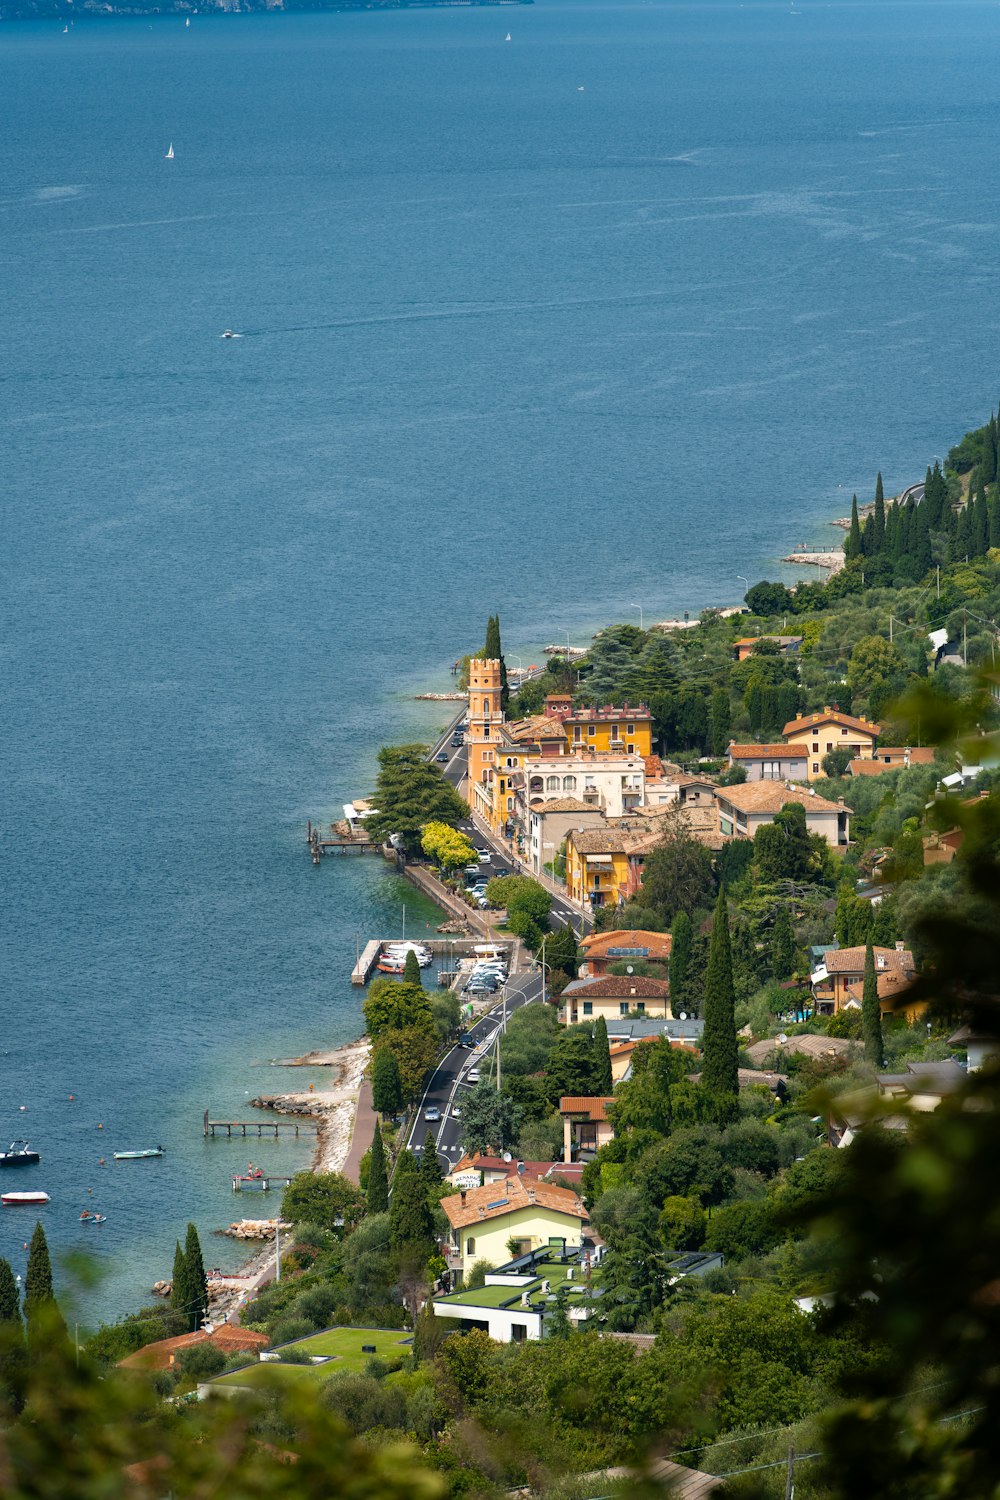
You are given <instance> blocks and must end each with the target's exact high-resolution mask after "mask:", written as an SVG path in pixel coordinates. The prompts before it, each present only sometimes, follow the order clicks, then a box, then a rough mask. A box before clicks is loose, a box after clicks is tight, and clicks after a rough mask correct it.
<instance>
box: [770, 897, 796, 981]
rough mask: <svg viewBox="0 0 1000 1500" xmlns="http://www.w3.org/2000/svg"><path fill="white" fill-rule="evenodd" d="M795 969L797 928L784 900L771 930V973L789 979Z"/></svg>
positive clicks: (778, 977) (779, 977)
mask: <svg viewBox="0 0 1000 1500" xmlns="http://www.w3.org/2000/svg"><path fill="white" fill-rule="evenodd" d="M794 971H795V928H794V926H793V925H792V913H791V910H790V908H789V907H788V905H787V903H785V902H784V901H783V902H782V903H781V905H780V906H779V907H778V911H777V914H776V916H775V918H774V927H773V928H772V930H771V974H772V975H773V977H774V978H775V979H789V978H790V977H791V975H792V974H793V973H794Z"/></svg>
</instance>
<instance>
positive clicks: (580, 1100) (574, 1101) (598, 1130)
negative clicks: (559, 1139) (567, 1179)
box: [559, 1094, 615, 1162]
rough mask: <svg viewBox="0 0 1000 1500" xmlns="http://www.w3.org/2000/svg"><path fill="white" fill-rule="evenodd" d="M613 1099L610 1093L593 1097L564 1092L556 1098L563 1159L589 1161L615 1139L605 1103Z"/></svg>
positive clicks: (610, 1102)
mask: <svg viewBox="0 0 1000 1500" xmlns="http://www.w3.org/2000/svg"><path fill="white" fill-rule="evenodd" d="M614 1102H615V1101H614V1095H612V1094H609V1095H602V1096H599V1097H593V1098H590V1097H587V1096H580V1095H575V1094H567V1095H566V1096H565V1097H564V1098H562V1099H560V1100H559V1113H560V1114H561V1115H562V1121H563V1161H564V1162H575V1161H589V1160H591V1159H592V1158H593V1157H594V1156H595V1155H596V1153H597V1152H598V1151H600V1149H601V1147H602V1146H606V1145H607V1144H608V1142H609V1141H612V1140H614V1135H615V1132H614V1126H613V1125H612V1124H611V1121H610V1120H609V1119H608V1105H609V1104H614Z"/></svg>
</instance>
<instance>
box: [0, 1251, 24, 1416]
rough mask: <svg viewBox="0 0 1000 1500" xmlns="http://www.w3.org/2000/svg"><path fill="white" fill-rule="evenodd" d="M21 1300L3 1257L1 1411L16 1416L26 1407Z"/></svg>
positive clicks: (0, 1264)
mask: <svg viewBox="0 0 1000 1500" xmlns="http://www.w3.org/2000/svg"><path fill="white" fill-rule="evenodd" d="M24 1354H25V1350H24V1325H23V1323H22V1321H21V1299H20V1295H19V1293H18V1289H17V1282H16V1281H15V1280H14V1272H13V1270H12V1269H11V1266H10V1262H9V1261H6V1260H3V1259H0V1411H8V1412H12V1413H13V1414H14V1415H15V1416H16V1415H17V1414H18V1413H19V1412H20V1411H21V1410H22V1409H23V1406H24V1382H25V1377H26V1374H27V1369H26V1366H25V1358H24Z"/></svg>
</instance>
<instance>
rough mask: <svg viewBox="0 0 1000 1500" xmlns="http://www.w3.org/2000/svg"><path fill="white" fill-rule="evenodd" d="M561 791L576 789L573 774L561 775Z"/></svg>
mask: <svg viewBox="0 0 1000 1500" xmlns="http://www.w3.org/2000/svg"><path fill="white" fill-rule="evenodd" d="M563 791H564V792H575V791H576V777H575V776H564V777H563Z"/></svg>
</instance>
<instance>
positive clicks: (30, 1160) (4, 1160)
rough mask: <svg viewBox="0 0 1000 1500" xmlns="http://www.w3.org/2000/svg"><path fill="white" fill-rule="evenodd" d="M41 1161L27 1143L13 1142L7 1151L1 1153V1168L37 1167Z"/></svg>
mask: <svg viewBox="0 0 1000 1500" xmlns="http://www.w3.org/2000/svg"><path fill="white" fill-rule="evenodd" d="M41 1159H42V1158H41V1157H40V1156H39V1154H38V1152H37V1151H32V1150H31V1148H30V1147H29V1145H28V1142H27V1141H11V1143H10V1145H9V1146H8V1147H7V1150H6V1151H0V1167H35V1166H37V1165H38V1163H39V1162H40V1161H41Z"/></svg>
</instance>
